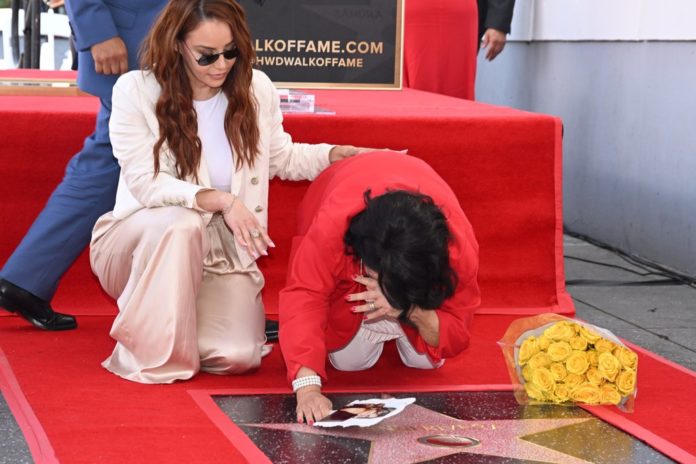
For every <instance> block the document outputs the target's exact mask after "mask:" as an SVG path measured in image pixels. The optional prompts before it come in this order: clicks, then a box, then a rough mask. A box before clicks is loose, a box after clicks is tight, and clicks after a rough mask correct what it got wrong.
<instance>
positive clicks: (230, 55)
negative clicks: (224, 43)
mask: <svg viewBox="0 0 696 464" xmlns="http://www.w3.org/2000/svg"><path fill="white" fill-rule="evenodd" d="M222 56H224V57H225V59H226V60H232V59H234V58H237V57H238V56H239V49H238V48H233V49H231V50H225V51H224V52H222Z"/></svg>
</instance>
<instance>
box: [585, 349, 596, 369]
mask: <svg viewBox="0 0 696 464" xmlns="http://www.w3.org/2000/svg"><path fill="white" fill-rule="evenodd" d="M586 353H587V360H588V361H589V362H590V366H594V367H597V365H598V364H599V353H598V352H596V351H595V350H589V351H586Z"/></svg>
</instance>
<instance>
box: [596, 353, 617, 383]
mask: <svg viewBox="0 0 696 464" xmlns="http://www.w3.org/2000/svg"><path fill="white" fill-rule="evenodd" d="M620 369H621V363H620V362H619V360H618V359H617V358H616V356H614V355H613V354H611V353H607V352H604V353H600V354H599V364H598V365H597V370H599V372H600V374H602V377H604V378H605V379H607V380H609V381H610V382H613V381H614V379H616V375H617V374H618V373H619V370H620Z"/></svg>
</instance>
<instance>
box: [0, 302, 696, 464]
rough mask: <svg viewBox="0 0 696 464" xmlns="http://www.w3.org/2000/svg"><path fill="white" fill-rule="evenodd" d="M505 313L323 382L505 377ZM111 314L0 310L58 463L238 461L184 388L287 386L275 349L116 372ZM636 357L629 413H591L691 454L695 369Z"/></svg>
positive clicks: (1, 328)
mask: <svg viewBox="0 0 696 464" xmlns="http://www.w3.org/2000/svg"><path fill="white" fill-rule="evenodd" d="M512 318H513V316H492V315H484V316H477V317H476V319H475V321H474V326H473V334H472V345H471V347H470V348H469V349H468V350H467V351H466V352H465V353H464V354H463V355H462V356H460V357H459V358H457V359H454V360H449V361H448V362H447V363H446V364H445V366H444V367H443V368H442V369H440V370H437V371H433V372H427V371H426V372H421V371H418V373H417V374H418V381H417V384H416V382H415V381H414V377H413V376H414V372H415V371H413V370H412V369H408V368H405V367H403V366H402V365H401V362H400V361H399V359H398V355H397V354H396V352H395V350H393V347H389V348H390V349H388V350H385V353H384V354H383V356H382V359H380V361H379V362H378V364H377V366H375V367H374V368H373V369H371V370H369V371H366V372H363V373H341V372H337V371H333V370H331V371H330V374H329V375H330V379H331V381H330V383H329V385H328V389H329V390H333V391H356V390H363V391H375V392H379V391H389V390H399V391H403V390H407V391H408V390H415V391H419V390H420V391H429V390H448V389H451V390H458V389H466V388H476V386H482V387H483V388H490V386H491V385H506V384H508V378H507V374H506V369H505V366H504V361H503V357H502V355H501V354H500V350H499V348H498V346H497V345H496V341H497V340H498V339H499V338H500V337H501V336H502V334H503V333H504V331H505V328H506V327H507V325H508V324H509V323H510V321H511V320H512ZM110 323H111V320H110V318H109V317H104V316H101V317H82V318H81V327H80V330H77V331H72V332H64V333H56V334H53V333H45V332H38V331H36V330H32V329H30V328H28V327H27V326H26V324H24V323H23V322H21V321H19V320H17V319H16V318H0V333H1V334H2V339H1V341H0V347H1V348H2V350H3V351H4V354H5V356H6V357H7V359H8V361H9V365H10V366H11V368H12V370H13V372H14V375H15V376H16V379H17V383H18V385H19V387H21V389H22V392H23V394H24V396H25V397H26V400H27V401H28V404H29V405H30V406H31V409H32V410H33V412H34V414H35V415H36V418H37V420H38V422H39V423H40V424H41V427H42V428H43V431H44V432H45V434H46V436H47V438H48V440H49V441H50V445H51V446H52V447H53V450H54V451H55V455H56V456H57V458H58V460H59V461H60V462H62V463H83V462H84V463H93V462H113V463H117V462H118V463H120V462H126V461H127V462H131V463H152V462H239V459H241V455H240V454H238V453H237V451H236V450H235V447H234V446H232V445H231V444H230V442H229V441H228V439H227V438H226V437H225V436H224V434H223V433H222V432H221V431H220V430H219V429H218V427H217V426H216V425H215V424H214V423H213V422H212V421H211V419H210V418H209V417H208V416H207V415H206V413H205V411H203V410H201V409H200V407H199V406H198V405H197V404H196V402H195V401H194V398H193V397H192V396H191V393H190V392H192V391H193V392H194V393H195V391H198V390H246V391H255V392H264V391H277V390H278V389H282V391H285V392H289V388H286V387H285V383H284V367H283V364H282V360H281V357H280V353H279V352H278V351H277V349H276V351H274V352H273V353H272V354H271V355H270V356H269V357H268V358H266V359H265V360H264V362H263V364H262V367H261V369H260V370H259V371H258V372H256V373H253V374H249V375H244V376H238V377H224V376H222V377H221V376H214V375H208V374H201V375H199V376H197V377H196V378H194V379H193V380H191V381H188V382H180V383H176V384H173V385H140V384H135V383H131V382H127V381H124V380H121V379H119V378H117V377H116V376H114V375H112V374H110V373H109V372H107V371H106V370H104V369H101V368H100V367H99V363H100V362H101V361H102V360H103V359H104V358H106V356H107V355H108V354H109V353H110V351H111V349H112V347H113V344H112V341H111V340H110V339H109V337H108V329H109V326H110ZM639 356H640V368H639V379H638V388H639V392H638V399H637V401H636V410H635V412H634V413H633V414H622V413H619V412H618V410H617V409H615V408H613V407H606V408H605V407H601V408H591V410H592V412H594V413H596V414H598V415H599V416H600V417H602V418H604V419H605V420H607V421H609V422H612V423H614V424H615V425H617V426H618V427H620V428H623V429H625V430H627V431H629V432H630V433H632V434H634V435H636V436H638V437H639V438H641V439H643V440H646V441H648V442H649V443H650V444H651V445H652V446H654V447H656V448H657V449H659V450H660V451H662V452H663V453H666V454H668V455H670V456H671V457H672V458H673V459H676V460H678V461H680V462H696V458H695V457H694V455H696V441H695V440H694V438H693V427H692V425H693V417H694V416H695V415H696V406H695V405H694V403H693V402H692V401H690V393H691V392H693V391H696V376H695V375H694V373H692V372H687V371H684V370H681V369H678V368H675V367H674V366H673V365H671V364H669V363H665V362H663V361H662V360H660V359H657V358H655V357H654V356H652V355H649V354H646V353H643V352H641V353H640V355H639ZM0 366H2V363H1V362H0ZM0 370H2V368H1V367H0ZM494 388H495V387H494ZM505 388H506V387H502V389H505ZM6 397H7V395H6ZM15 414H17V412H15ZM34 432H36V430H34ZM34 435H36V433H34ZM39 436H40V434H39Z"/></svg>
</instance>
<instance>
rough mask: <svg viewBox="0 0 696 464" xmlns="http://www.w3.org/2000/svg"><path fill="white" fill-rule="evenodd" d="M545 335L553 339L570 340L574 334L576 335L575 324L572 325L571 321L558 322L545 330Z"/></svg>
mask: <svg viewBox="0 0 696 464" xmlns="http://www.w3.org/2000/svg"><path fill="white" fill-rule="evenodd" d="M544 335H546V336H547V337H548V338H550V339H551V340H556V341H559V340H564V341H568V340H570V338H571V337H572V336H574V335H575V329H573V326H572V325H570V323H569V322H566V321H561V322H556V323H555V324H554V325H552V326H551V327H549V328H547V329H546V330H544Z"/></svg>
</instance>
